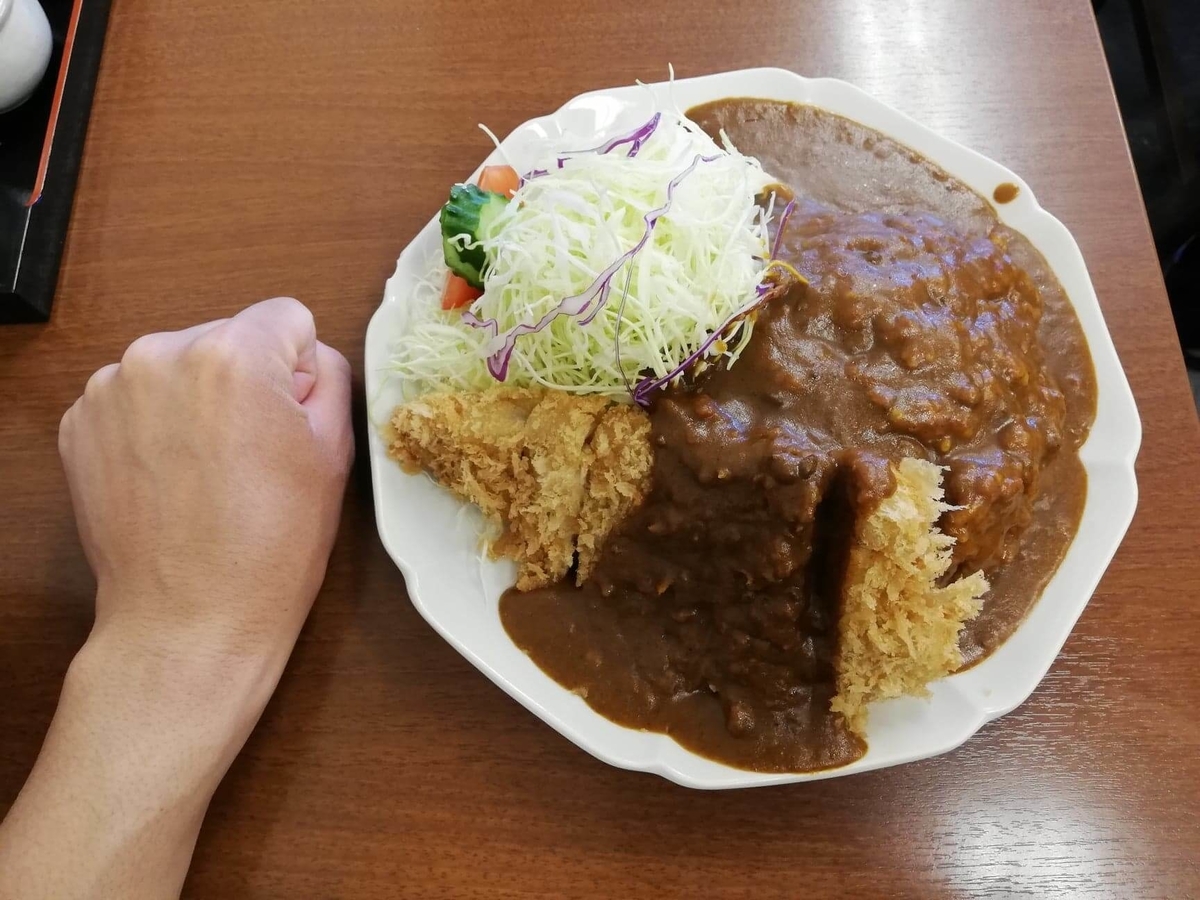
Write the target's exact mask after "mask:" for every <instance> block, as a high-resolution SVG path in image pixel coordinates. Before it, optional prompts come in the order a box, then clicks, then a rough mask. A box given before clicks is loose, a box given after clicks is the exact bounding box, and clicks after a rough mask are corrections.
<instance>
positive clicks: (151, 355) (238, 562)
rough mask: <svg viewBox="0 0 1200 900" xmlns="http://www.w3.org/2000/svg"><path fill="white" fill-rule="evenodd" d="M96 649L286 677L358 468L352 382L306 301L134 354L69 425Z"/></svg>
mask: <svg viewBox="0 0 1200 900" xmlns="http://www.w3.org/2000/svg"><path fill="white" fill-rule="evenodd" d="M59 452H60V454H61V455H62V459H63V464H64V466H65V468H66V472H67V480H68V482H69V484H70V489H71V498H72V501H73V503H74V506H75V515H76V519H77V521H78V524H79V532H80V537H81V538H82V541H83V546H84V550H85V552H86V554H87V558H88V561H89V562H90V563H91V566H92V569H93V571H94V572H95V574H96V579H97V585H98V592H97V600H96V626H95V631H94V632H93V635H95V634H97V633H105V634H107V635H109V636H110V637H111V636H116V637H118V638H119V641H120V643H121V644H122V646H125V647H130V646H136V647H139V648H149V649H152V650H153V651H154V652H158V653H161V654H163V655H167V656H170V655H173V654H176V653H179V654H193V655H194V654H196V653H208V654H210V655H220V654H226V653H228V654H232V655H236V656H241V657H245V656H260V657H266V658H270V659H272V660H275V661H277V662H278V663H279V668H282V663H283V661H286V659H287V656H288V654H289V653H290V651H291V648H292V645H293V643H294V642H295V639H296V636H297V635H298V633H299V631H300V628H301V626H302V625H303V622H304V619H305V617H306V616H307V614H308V611H309V608H310V606H311V604H312V601H313V599H314V597H315V596H316V593H317V590H318V588H319V587H320V585H321V581H322V579H323V578H324V573H325V566H326V563H327V561H328V557H329V553H330V549H331V547H332V543H333V539H334V535H335V533H336V531H337V523H338V517H339V512H340V509H341V502H342V494H343V491H344V488H345V483H346V476H347V473H348V471H349V466H350V463H351V460H352V457H353V435H352V432H351V427H350V369H349V366H348V364H347V363H346V360H345V359H344V358H343V357H342V355H341V354H340V353H338V352H337V351H336V350H333V349H331V348H330V347H327V346H326V345H324V344H322V343H320V342H319V341H317V339H316V331H315V328H314V324H313V319H312V315H311V314H310V313H309V311H308V310H307V309H306V308H305V307H304V306H303V305H301V304H300V303H299V302H297V301H296V300H291V299H275V300H267V301H264V302H262V303H259V304H256V305H255V306H251V307H250V308H249V309H246V310H245V311H243V312H242V313H240V314H238V315H237V316H234V317H233V318H231V319H226V320H222V321H219V322H210V323H208V324H205V325H198V326H196V327H194V328H189V329H187V330H185V331H179V332H173V333H168V334H153V335H148V336H146V337H143V338H140V339H139V340H137V341H135V342H134V343H133V344H132V345H131V346H130V347H129V349H128V350H127V351H126V353H125V356H124V357H123V359H122V360H121V362H120V363H119V364H116V365H110V366H107V367H105V368H103V369H101V370H100V371H98V372H97V373H96V374H95V375H93V376H92V378H91V380H90V381H89V382H88V384H87V388H86V390H85V391H84V394H83V396H82V397H81V398H80V399H79V400H78V401H76V403H75V405H74V406H72V407H71V409H70V410H68V412H67V414H66V415H65V416H64V417H63V420H62V425H61V427H60V430H59Z"/></svg>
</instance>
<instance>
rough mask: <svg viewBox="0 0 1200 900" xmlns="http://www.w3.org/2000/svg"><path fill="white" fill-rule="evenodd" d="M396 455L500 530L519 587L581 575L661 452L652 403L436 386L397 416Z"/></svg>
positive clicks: (499, 545)
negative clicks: (648, 407)
mask: <svg viewBox="0 0 1200 900" xmlns="http://www.w3.org/2000/svg"><path fill="white" fill-rule="evenodd" d="M391 437H392V439H391V446H390V453H391V455H392V456H393V457H394V458H395V459H397V460H398V461H399V462H400V463H401V464H402V465H404V466H405V467H406V468H408V469H410V470H416V469H424V470H426V471H428V472H429V473H430V474H431V475H433V477H434V478H436V479H437V481H438V482H439V483H440V484H442V485H443V486H445V487H446V488H448V489H449V490H451V491H452V492H453V493H455V494H456V495H458V496H459V497H461V498H462V499H464V500H466V501H468V502H470V503H474V504H475V505H477V506H478V507H479V508H480V509H481V510H483V512H484V514H485V515H486V516H487V517H488V518H489V519H491V520H492V521H493V522H494V523H496V525H498V526H499V528H500V537H499V538H497V539H496V541H494V542H493V544H492V546H491V548H490V550H491V553H492V554H493V555H494V556H506V557H510V558H512V559H514V560H516V561H517V564H518V567H519V568H518V576H517V589H518V590H522V591H527V590H532V589H533V588H537V587H544V586H546V585H549V584H552V583H554V582H556V581H559V580H560V579H562V578H563V577H564V576H565V575H566V574H567V572H568V571H569V570H570V568H571V566H572V565H573V564H574V562H575V554H576V549H577V547H578V550H579V577H580V580H581V581H582V578H583V577H586V574H587V572H588V571H589V570H590V567H591V565H592V564H593V562H594V561H595V557H596V555H597V554H598V553H599V551H600V548H601V547H602V546H603V543H604V540H605V538H607V536H608V534H609V532H610V531H611V530H612V528H613V527H614V526H615V525H616V523H617V522H619V521H620V520H621V519H622V518H623V517H624V516H625V515H626V514H627V513H628V512H629V511H630V510H631V509H632V508H633V507H635V506H636V505H637V504H639V503H640V502H641V501H642V498H643V497H644V496H645V494H646V491H647V489H648V487H649V481H650V466H651V462H652V460H653V453H652V451H651V448H650V426H649V420H648V418H647V416H646V414H645V413H643V412H642V411H641V410H639V409H635V408H634V407H630V406H621V405H616V404H613V403H611V402H609V401H608V400H605V399H603V398H599V397H582V396H576V395H573V394H565V393H561V392H554V391H538V390H531V389H526V388H507V387H501V388H496V389H494V390H490V391H483V392H476V393H444V394H431V395H429V396H427V397H422V398H421V399H419V400H416V401H413V402H411V403H408V404H405V405H403V406H401V407H399V408H398V409H397V410H396V412H395V414H394V415H393V417H392V436H391Z"/></svg>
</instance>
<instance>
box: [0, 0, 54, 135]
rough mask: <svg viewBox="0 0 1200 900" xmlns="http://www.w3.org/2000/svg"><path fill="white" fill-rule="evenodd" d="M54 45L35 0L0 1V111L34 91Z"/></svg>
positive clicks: (19, 102)
mask: <svg viewBox="0 0 1200 900" xmlns="http://www.w3.org/2000/svg"><path fill="white" fill-rule="evenodd" d="M53 44H54V41H53V39H52V37H51V35H50V23H49V22H48V21H46V14H45V12H43V11H42V7H41V5H40V4H39V3H38V0H0V113H5V112H8V111H9V110H10V109H14V108H15V107H17V106H20V105H21V104H22V103H24V102H25V101H26V99H28V97H29V95H30V94H32V93H33V89H34V88H36V87H37V86H38V84H39V83H40V82H41V80H42V77H43V76H44V75H45V74H46V66H47V65H49V64H50V51H51V50H52V49H53Z"/></svg>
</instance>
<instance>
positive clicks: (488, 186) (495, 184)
mask: <svg viewBox="0 0 1200 900" xmlns="http://www.w3.org/2000/svg"><path fill="white" fill-rule="evenodd" d="M479 186H480V187H481V188H483V189H484V190H485V191H491V192H493V193H495V194H503V195H504V196H505V197H508V198H510V199H511V198H512V195H513V194H515V193H516V192H517V188H519V187H520V186H521V176H520V175H518V174H517V170H516V169H514V168H513V167H512V166H484V167H483V171H482V172H480V173H479Z"/></svg>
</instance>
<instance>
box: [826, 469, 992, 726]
mask: <svg viewBox="0 0 1200 900" xmlns="http://www.w3.org/2000/svg"><path fill="white" fill-rule="evenodd" d="M893 472H894V474H895V477H896V490H895V491H894V492H893V493H892V495H891V496H889V497H888V498H887V499H886V500H884V501H883V502H882V503H880V504H879V506H878V507H877V508H876V509H875V510H874V511H873V512H872V513H871V514H870V515H868V516H865V517H860V519H859V520H858V521H857V522H856V523H855V526H854V536H853V539H852V544H851V547H850V551H849V561H848V565H847V571H846V576H845V581H844V582H843V584H844V587H843V593H842V609H841V615H840V621H839V632H840V633H839V640H838V655H837V695H836V696H835V697H834V698H833V702H832V704H831V706H832V709H833V710H834V711H835V712H840V713H841V714H842V715H843V716H845V717H846V721H847V722H848V723H849V725H850V727H851V728H852V729H853V730H854V731H855V732H857V733H858V734H860V735H861V734H862V733H863V731H864V730H865V727H866V719H867V704H868V703H870V702H872V701H874V700H883V699H886V698H889V697H899V696H901V695H904V694H915V695H919V696H921V695H925V694H927V693H928V690H927V689H926V687H925V686H926V684H928V683H929V682H930V681H933V680H934V679H937V678H941V677H942V676H944V675H948V674H949V673H951V672H953V671H955V670H956V669H957V668H958V667H959V666H960V665H962V655H961V653H960V651H959V649H958V637H959V633H960V632H961V631H962V628H963V624H964V623H965V622H966V621H967V620H969V619H971V618H973V617H974V616H975V615H976V614H977V613H978V612H979V607H980V597H981V596H982V595H983V594H984V592H985V591H987V589H988V583H987V579H985V578H984V577H983V575H982V574H981V573H975V574H973V575H970V576H968V577H966V578H961V579H959V580H958V581H955V582H953V583H952V584H949V585H946V586H944V587H939V586H938V579H940V578H941V577H942V576H943V575H944V574H945V573H946V571H947V570H948V569H949V567H950V563H951V558H950V557H951V548H952V547H953V545H954V539H953V538H952V537H950V536H948V535H945V534H942V532H941V531H939V530H938V528H937V524H936V523H937V520H938V518H939V517H940V516H941V514H942V513H943V512H944V511H945V510H947V509H949V507H948V506H947V504H946V503H944V502H943V499H942V498H943V496H944V492H943V491H942V487H941V478H942V475H941V470H940V469H939V468H938V467H937V466H935V465H933V463H929V462H926V461H924V460H917V459H905V460H902V461H901V462H900V463H899V465H896V466H893Z"/></svg>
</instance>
